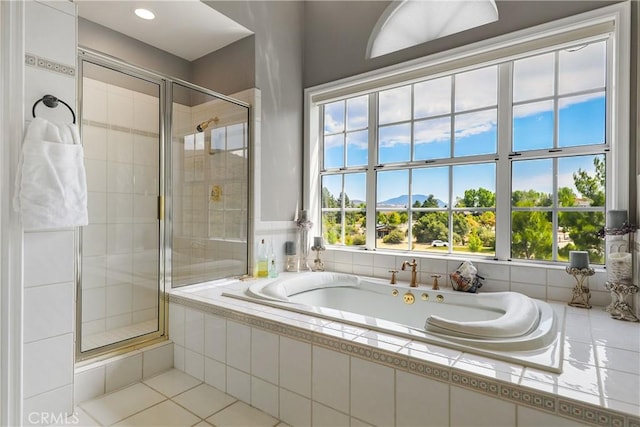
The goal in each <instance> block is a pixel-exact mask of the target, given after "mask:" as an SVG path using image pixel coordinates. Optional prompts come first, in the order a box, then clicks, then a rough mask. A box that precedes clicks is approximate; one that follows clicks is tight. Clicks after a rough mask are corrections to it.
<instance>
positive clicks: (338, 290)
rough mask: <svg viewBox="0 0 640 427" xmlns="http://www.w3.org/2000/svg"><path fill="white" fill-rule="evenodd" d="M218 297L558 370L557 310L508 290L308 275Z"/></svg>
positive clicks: (559, 321) (560, 317)
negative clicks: (469, 289) (465, 289)
mask: <svg viewBox="0 0 640 427" xmlns="http://www.w3.org/2000/svg"><path fill="white" fill-rule="evenodd" d="M223 296H227V297H233V298H239V299H243V300H248V301H252V302H257V303H259V304H262V305H267V306H271V307H276V308H280V309H285V310H288V311H293V312H298V313H304V314H310V315H313V316H315V317H320V318H323V319H329V320H332V321H339V322H342V323H347V324H351V325H355V326H360V327H364V328H367V329H371V330H376V331H381V332H385V333H389V334H392V335H397V336H402V337H405V338H410V339H412V340H417V341H423V342H427V343H432V344H438V345H443V346H447V347H450V348H454V349H457V350H462V351H466V352H470V353H475V354H480V355H485V356H490V357H494V358H497V359H501V360H506V361H509V362H514V363H518V364H522V365H525V366H532V367H537V368H541V369H545V370H549V371H553V372H560V371H561V361H562V347H563V346H562V345H561V344H562V332H563V328H562V323H563V320H564V315H563V314H564V313H556V312H555V311H554V309H553V308H552V307H551V306H550V305H549V304H547V303H546V302H543V301H539V300H534V299H531V298H529V297H527V296H525V295H522V294H518V293H514V292H497V293H484V294H482V293H480V294H468V293H463V292H456V291H453V290H450V289H443V290H438V291H433V290H431V289H429V288H426V287H420V288H410V287H407V286H406V285H405V286H402V285H397V286H393V285H389V284H388V283H385V281H382V280H379V279H372V278H363V277H358V276H353V275H348V274H340V273H330V272H315V273H298V274H291V275H287V276H285V277H283V278H281V279H277V280H275V281H264V280H260V281H257V282H255V283H252V284H251V285H250V286H249V287H248V288H247V289H245V290H244V291H229V292H225V293H223Z"/></svg>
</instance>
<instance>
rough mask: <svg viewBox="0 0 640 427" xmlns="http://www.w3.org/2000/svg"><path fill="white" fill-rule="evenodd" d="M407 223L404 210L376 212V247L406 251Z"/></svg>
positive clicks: (407, 241) (407, 244)
mask: <svg viewBox="0 0 640 427" xmlns="http://www.w3.org/2000/svg"><path fill="white" fill-rule="evenodd" d="M408 223H409V215H408V214H407V211H406V210H399V211H394V212H380V211H378V212H376V247H378V248H386V249H401V250H407V249H408V247H409V239H408V238H407V227H408Z"/></svg>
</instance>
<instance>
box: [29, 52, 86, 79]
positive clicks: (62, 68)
mask: <svg viewBox="0 0 640 427" xmlns="http://www.w3.org/2000/svg"><path fill="white" fill-rule="evenodd" d="M24 62H25V64H27V65H30V66H32V67H37V68H42V69H44V70H48V71H53V72H55V73H60V74H64V75H65V76H69V77H75V76H76V67H75V66H73V65H67V64H61V63H59V62H55V61H52V60H50V59H47V58H41V57H38V56H36V55H33V54H31V53H26V54H25V55H24Z"/></svg>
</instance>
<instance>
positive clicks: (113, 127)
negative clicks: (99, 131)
mask: <svg viewBox="0 0 640 427" xmlns="http://www.w3.org/2000/svg"><path fill="white" fill-rule="evenodd" d="M82 124H83V125H85V126H93V127H97V128H103V129H110V130H117V131H120V132H125V133H132V134H134V135H140V136H149V137H152V138H159V137H160V134H159V133H158V132H149V131H146V130H138V129H133V128H128V127H124V126H118V125H112V124H109V123H104V122H98V121H95V120H86V119H85V120H82Z"/></svg>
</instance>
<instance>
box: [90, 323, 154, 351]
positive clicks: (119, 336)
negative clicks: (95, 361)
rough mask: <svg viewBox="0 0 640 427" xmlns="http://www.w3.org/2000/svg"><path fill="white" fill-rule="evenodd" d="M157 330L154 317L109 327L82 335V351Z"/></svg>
mask: <svg viewBox="0 0 640 427" xmlns="http://www.w3.org/2000/svg"><path fill="white" fill-rule="evenodd" d="M157 330H158V321H157V320H156V319H151V320H145V321H144V322H139V323H134V324H132V325H127V326H123V327H121V328H115V329H110V330H108V331H104V332H98V333H96V334H91V335H83V336H82V351H86V350H91V349H94V348H99V347H103V346H105V345H108V344H113V343H116V342H120V341H124V340H127V339H129V338H133V337H138V336H140V335H144V334H148V333H150V332H154V331H157Z"/></svg>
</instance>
